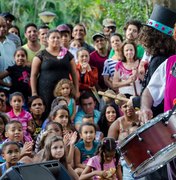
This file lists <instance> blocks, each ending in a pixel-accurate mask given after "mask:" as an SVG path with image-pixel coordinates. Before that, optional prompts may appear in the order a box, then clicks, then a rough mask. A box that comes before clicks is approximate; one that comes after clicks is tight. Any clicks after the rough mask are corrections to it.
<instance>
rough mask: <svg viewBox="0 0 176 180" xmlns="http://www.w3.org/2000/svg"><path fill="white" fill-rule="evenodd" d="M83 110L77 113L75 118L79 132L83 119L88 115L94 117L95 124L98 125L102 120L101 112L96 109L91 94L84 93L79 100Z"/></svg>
mask: <svg viewBox="0 0 176 180" xmlns="http://www.w3.org/2000/svg"><path fill="white" fill-rule="evenodd" d="M79 102H80V107H81V110H79V111H78V112H77V113H76V116H75V121H74V122H75V128H76V130H79V128H80V126H81V124H82V119H83V117H84V116H85V115H86V114H89V115H92V116H93V117H94V123H95V124H97V123H98V121H99V118H100V112H99V111H98V110H96V109H95V105H96V103H95V99H94V97H93V95H92V94H91V93H90V92H87V91H85V92H83V93H82V95H81V96H80V98H79Z"/></svg>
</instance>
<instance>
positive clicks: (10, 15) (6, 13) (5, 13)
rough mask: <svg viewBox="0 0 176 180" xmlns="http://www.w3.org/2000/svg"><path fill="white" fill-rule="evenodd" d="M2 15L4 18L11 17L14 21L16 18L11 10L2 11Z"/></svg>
mask: <svg viewBox="0 0 176 180" xmlns="http://www.w3.org/2000/svg"><path fill="white" fill-rule="evenodd" d="M0 16H2V17H4V18H10V19H11V20H12V21H13V20H15V19H16V17H15V16H14V15H12V14H10V13H9V12H4V13H1V14H0Z"/></svg>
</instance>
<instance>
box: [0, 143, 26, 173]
mask: <svg viewBox="0 0 176 180" xmlns="http://www.w3.org/2000/svg"><path fill="white" fill-rule="evenodd" d="M2 156H3V158H4V159H5V160H6V162H5V163H3V164H1V165H0V176H2V175H3V174H4V173H5V172H6V170H7V169H9V168H10V167H12V166H16V165H21V164H23V163H20V162H18V161H19V160H20V146H19V145H18V143H16V142H12V141H11V142H6V143H4V144H3V146H2Z"/></svg>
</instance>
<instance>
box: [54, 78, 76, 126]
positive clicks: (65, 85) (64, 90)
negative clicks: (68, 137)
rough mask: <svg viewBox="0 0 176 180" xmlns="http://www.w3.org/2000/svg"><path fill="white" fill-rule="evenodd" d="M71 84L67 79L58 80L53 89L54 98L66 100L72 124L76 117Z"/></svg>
mask: <svg viewBox="0 0 176 180" xmlns="http://www.w3.org/2000/svg"><path fill="white" fill-rule="evenodd" d="M73 88H74V87H73V84H72V82H71V81H70V80H69V79H62V80H60V81H59V82H58V83H57V85H56V87H55V89H54V96H55V97H58V96H63V97H65V99H66V100H67V103H68V109H69V112H70V113H69V114H70V119H71V122H72V123H73V120H74V118H75V115H76V103H75V100H74V98H73V97H74V92H73Z"/></svg>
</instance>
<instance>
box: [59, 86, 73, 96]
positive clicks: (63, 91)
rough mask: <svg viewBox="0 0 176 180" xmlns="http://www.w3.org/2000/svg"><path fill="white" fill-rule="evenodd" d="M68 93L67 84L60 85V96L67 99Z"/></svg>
mask: <svg viewBox="0 0 176 180" xmlns="http://www.w3.org/2000/svg"><path fill="white" fill-rule="evenodd" d="M70 92H71V89H70V85H69V84H67V83H65V84H62V87H61V94H62V96H64V97H69V96H70Z"/></svg>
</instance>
